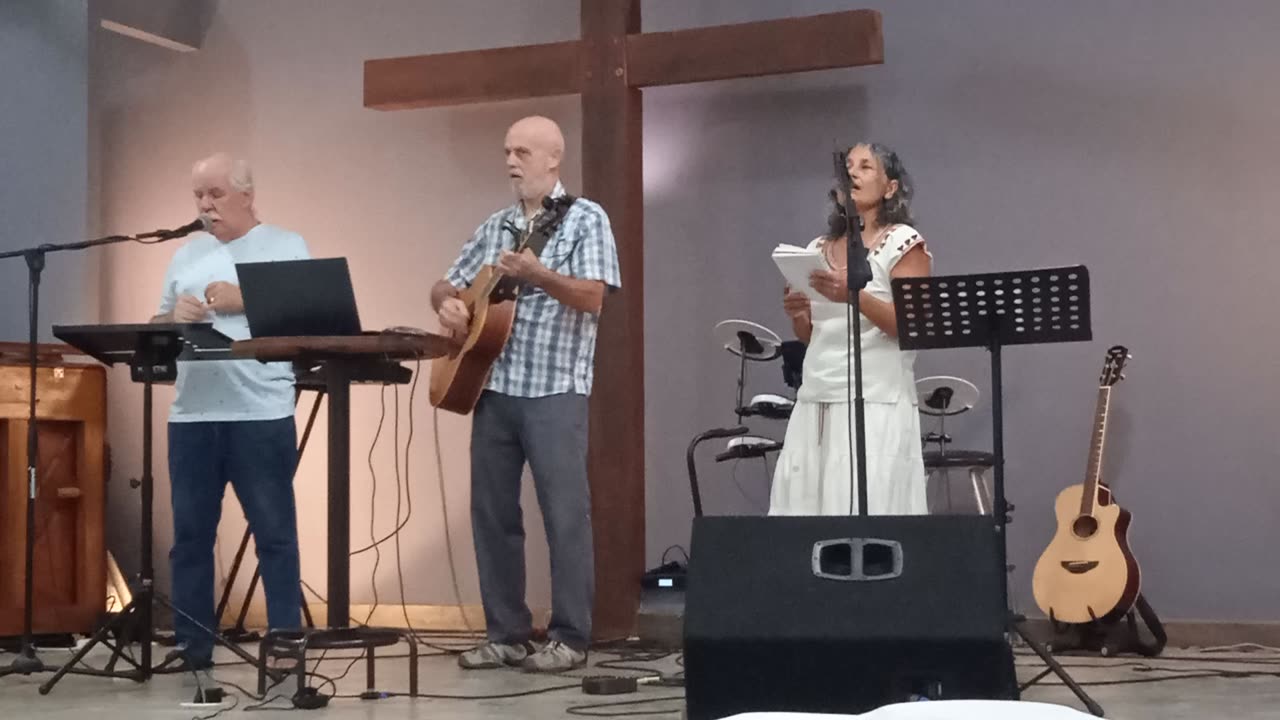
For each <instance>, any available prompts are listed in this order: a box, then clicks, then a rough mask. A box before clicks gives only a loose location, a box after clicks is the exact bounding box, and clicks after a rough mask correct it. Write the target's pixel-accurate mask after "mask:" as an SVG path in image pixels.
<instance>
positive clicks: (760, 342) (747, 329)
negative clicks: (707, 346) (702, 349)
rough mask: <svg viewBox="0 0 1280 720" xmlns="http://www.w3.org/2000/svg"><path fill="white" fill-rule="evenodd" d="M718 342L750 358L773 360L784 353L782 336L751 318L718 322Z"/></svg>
mask: <svg viewBox="0 0 1280 720" xmlns="http://www.w3.org/2000/svg"><path fill="white" fill-rule="evenodd" d="M715 338H716V342H718V343H720V344H721V345H723V346H724V349H725V350H728V351H729V352H731V353H733V354H734V355H738V356H745V357H746V358H747V359H748V360H760V361H764V360H772V359H774V358H776V357H778V356H779V355H781V354H782V338H780V337H778V334H777V333H775V332H774V331H772V330H770V329H769V328H767V327H765V326H763V325H760V324H758V323H753V322H751V321H750V320H724V321H722V322H719V323H717V324H716V328H715Z"/></svg>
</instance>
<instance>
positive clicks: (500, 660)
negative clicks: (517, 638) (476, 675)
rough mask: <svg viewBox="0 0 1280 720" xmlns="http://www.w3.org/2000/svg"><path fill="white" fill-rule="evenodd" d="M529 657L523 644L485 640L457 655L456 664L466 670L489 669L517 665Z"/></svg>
mask: <svg viewBox="0 0 1280 720" xmlns="http://www.w3.org/2000/svg"><path fill="white" fill-rule="evenodd" d="M528 657H529V648H528V647H526V646H525V645H504V644H502V643H496V642H486V643H484V644H482V645H480V646H479V647H474V648H472V649H470V650H468V651H466V652H464V653H462V654H461V655H459V656H458V666H459V667H463V668H466V669H467V670H491V669H493V668H500V667H502V666H504V665H519V664H520V663H522V662H524V660H525V659H526V658H528Z"/></svg>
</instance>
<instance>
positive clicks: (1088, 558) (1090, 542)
mask: <svg viewBox="0 0 1280 720" xmlns="http://www.w3.org/2000/svg"><path fill="white" fill-rule="evenodd" d="M1129 359H1130V355H1129V351H1128V349H1127V348H1125V347H1124V346H1122V345H1116V346H1114V347H1112V348H1110V349H1109V350H1108V351H1107V357H1106V360H1105V362H1104V363H1103V368H1102V375H1101V377H1100V378H1099V382H1098V402H1097V410H1096V412H1095V414H1094V422H1093V433H1092V436H1091V437H1092V440H1091V442H1090V449H1089V465H1088V471H1087V472H1086V473H1085V480H1084V482H1083V483H1082V484H1079V485H1072V486H1070V487H1068V488H1066V489H1064V490H1063V491H1062V492H1061V493H1059V494H1058V498H1057V500H1056V501H1055V503H1054V514H1055V515H1056V516H1057V531H1056V532H1055V534H1054V537H1053V540H1052V541H1051V542H1050V543H1049V546H1048V547H1047V548H1045V551H1044V552H1043V553H1042V554H1041V555H1040V559H1039V560H1038V561H1037V562H1036V566H1035V571H1034V573H1033V575H1032V580H1031V587H1032V594H1033V595H1034V596H1035V601H1036V604H1037V605H1038V606H1039V607H1040V609H1041V610H1042V611H1043V612H1044V613H1045V614H1046V615H1047V616H1048V617H1049V620H1050V621H1051V622H1052V623H1053V626H1054V630H1055V632H1056V633H1057V634H1058V635H1059V639H1060V640H1061V642H1055V643H1054V647H1055V649H1057V650H1062V649H1067V648H1090V649H1096V650H1100V651H1101V652H1102V654H1104V655H1106V654H1113V653H1115V652H1117V651H1122V650H1125V649H1130V647H1129V646H1132V647H1133V648H1134V649H1136V650H1137V651H1138V652H1141V653H1143V654H1150V655H1154V654H1158V653H1159V651H1160V649H1161V648H1163V646H1164V634H1163V628H1162V627H1161V626H1160V622H1159V619H1158V618H1156V617H1155V614H1154V613H1153V612H1152V611H1151V608H1150V606H1148V605H1147V604H1146V601H1145V600H1143V599H1142V596H1141V594H1140V588H1141V584H1142V575H1141V571H1140V570H1139V567H1138V562H1137V560H1136V559H1135V558H1134V556H1133V552H1132V551H1131V550H1130V549H1129V539H1128V530H1129V523H1130V521H1131V519H1132V516H1131V515H1130V514H1129V511H1128V510H1125V509H1123V508H1121V507H1120V506H1119V505H1117V504H1116V502H1115V498H1114V497H1113V496H1112V493H1111V488H1110V487H1109V486H1108V485H1107V483H1106V481H1104V480H1103V477H1102V475H1103V473H1102V464H1103V462H1102V459H1103V453H1104V450H1105V448H1106V435H1107V423H1108V419H1109V417H1110V412H1111V393H1112V390H1113V388H1114V387H1115V386H1116V384H1117V383H1119V382H1120V380H1122V379H1124V369H1125V365H1126V364H1127V362H1128V361H1129ZM1135 604H1137V606H1138V612H1139V613H1140V614H1141V615H1142V617H1143V620H1144V621H1145V622H1146V623H1147V626H1148V628H1150V629H1151V630H1152V632H1153V634H1155V636H1156V645H1157V646H1158V647H1154V646H1149V645H1143V644H1142V643H1141V642H1139V641H1138V640H1137V627H1136V623H1135V621H1134V618H1133V611H1134V607H1135ZM1125 617H1127V618H1128V629H1129V634H1130V639H1129V640H1128V641H1126V642H1117V641H1115V640H1112V639H1108V638H1107V637H1106V636H1107V635H1108V634H1109V633H1108V632H1107V631H1108V630H1109V627H1110V626H1113V625H1115V623H1116V621H1118V620H1120V619H1121V618H1125ZM1073 626H1074V627H1073ZM1072 630H1075V631H1076V632H1075V633H1072V632H1071V631H1072ZM1071 634H1074V635H1077V636H1078V638H1077V639H1076V640H1075V641H1074V642H1073V641H1071V640H1068V639H1067V636H1068V635H1071ZM1153 648H1154V652H1152V650H1153Z"/></svg>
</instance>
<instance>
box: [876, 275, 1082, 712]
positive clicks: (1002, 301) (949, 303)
mask: <svg viewBox="0 0 1280 720" xmlns="http://www.w3.org/2000/svg"><path fill="white" fill-rule="evenodd" d="M892 287H893V306H894V313H895V315H896V316H897V324H898V346H899V347H900V348H901V349H902V350H933V349H942V348H965V347H983V348H987V349H988V350H989V351H990V352H991V425H992V431H991V439H992V454H993V455H994V456H995V465H994V471H995V482H994V485H995V488H994V491H995V492H994V494H995V497H994V498H993V504H992V505H993V506H992V512H991V514H992V518H993V520H994V522H995V528H994V529H995V532H996V534H997V536H998V537H999V539H1000V542H999V543H997V547H998V548H999V550H998V552H999V558H998V562H999V568H1000V572H999V577H1000V592H1001V598H1002V599H1003V600H1004V605H1005V607H1006V608H1007V607H1009V581H1008V575H1007V569H1008V559H1007V558H1008V536H1007V534H1006V532H1005V525H1007V524H1008V522H1009V516H1008V513H1009V512H1010V511H1011V510H1012V509H1013V506H1012V505H1010V504H1008V503H1007V502H1005V493H1004V398H1003V395H1002V385H1001V372H1002V369H1001V356H1000V353H1001V350H1002V349H1003V348H1004V347H1005V346H1006V345H1030V344H1041V343H1059V342H1079V341H1085V340H1091V339H1092V337H1093V333H1092V329H1091V321H1090V315H1089V271H1088V270H1087V269H1086V268H1085V267H1084V266H1083V265H1076V266H1071V267H1058V268H1047V269H1041V270H1021V271H1014V272H1003V273H985V274H979V275H951V276H943V277H920V278H899V279H895V280H894V281H893V282H892ZM1024 622H1026V618H1025V617H1023V616H1021V615H1015V614H1013V613H1012V612H1011V613H1010V614H1009V628H1010V629H1011V630H1013V631H1014V632H1016V633H1017V634H1018V635H1019V636H1020V637H1021V638H1022V639H1023V641H1024V642H1026V643H1027V645H1028V646H1029V647H1031V649H1032V650H1034V651H1035V653H1036V655H1038V656H1039V657H1040V659H1041V660H1043V661H1044V663H1045V664H1046V665H1048V666H1049V668H1050V669H1051V670H1052V671H1053V672H1054V673H1055V674H1056V675H1057V676H1058V677H1059V678H1060V679H1061V680H1062V682H1063V683H1064V684H1065V685H1066V686H1067V687H1068V688H1070V689H1071V692H1073V693H1075V695H1076V697H1077V698H1079V699H1080V702H1082V703H1084V706H1085V707H1086V708H1088V710H1089V712H1091V713H1093V714H1094V715H1096V716H1098V717H1102V715H1103V713H1102V707H1101V706H1099V705H1098V703H1097V702H1095V701H1094V700H1093V698H1091V697H1089V695H1088V694H1087V693H1086V692H1085V691H1084V689H1083V688H1082V687H1080V685H1079V683H1077V682H1076V681H1075V680H1074V679H1073V678H1072V677H1071V676H1070V675H1069V674H1068V673H1067V671H1066V669H1065V668H1063V667H1062V665H1061V664H1059V663H1058V661H1057V660H1056V659H1054V658H1053V656H1051V655H1050V654H1049V652H1048V650H1046V649H1045V647H1044V646H1043V645H1042V644H1041V643H1039V642H1037V641H1036V640H1034V639H1032V638H1031V637H1030V636H1029V635H1028V634H1027V632H1026V631H1025V629H1024V628H1023V627H1022V624H1023V623H1024ZM1038 679H1039V678H1037V680H1038ZM1032 682H1035V681H1034V680H1033V681H1032ZM1030 684H1031V683H1027V685H1026V686H1023V687H1021V688H1019V690H1024V689H1026V687H1027V686H1029V685H1030Z"/></svg>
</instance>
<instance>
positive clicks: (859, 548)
mask: <svg viewBox="0 0 1280 720" xmlns="http://www.w3.org/2000/svg"><path fill="white" fill-rule="evenodd" d="M828 548H848V557H849V572H848V573H847V574H845V573H834V572H831V570H832V568H831V562H830V555H831V553H830V552H825V553H824V551H825V550H827V549H828ZM877 551H879V552H881V553H884V552H887V554H888V561H889V562H888V568H884V567H883V565H884V561H883V559H880V558H877V562H875V563H874V565H875V567H874V568H870V569H871V570H872V571H873V572H868V570H869V568H868V567H867V565H868V563H867V556H868V553H870V552H877ZM811 569H812V570H813V575H814V577H819V578H823V579H825V580H838V581H840V582H869V581H876V580H893V579H894V578H897V577H901V575H902V543H900V542H898V541H897V540H882V539H880V538H836V539H833V540H819V541H818V542H815V543H814V544H813V555H812V558H811Z"/></svg>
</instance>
